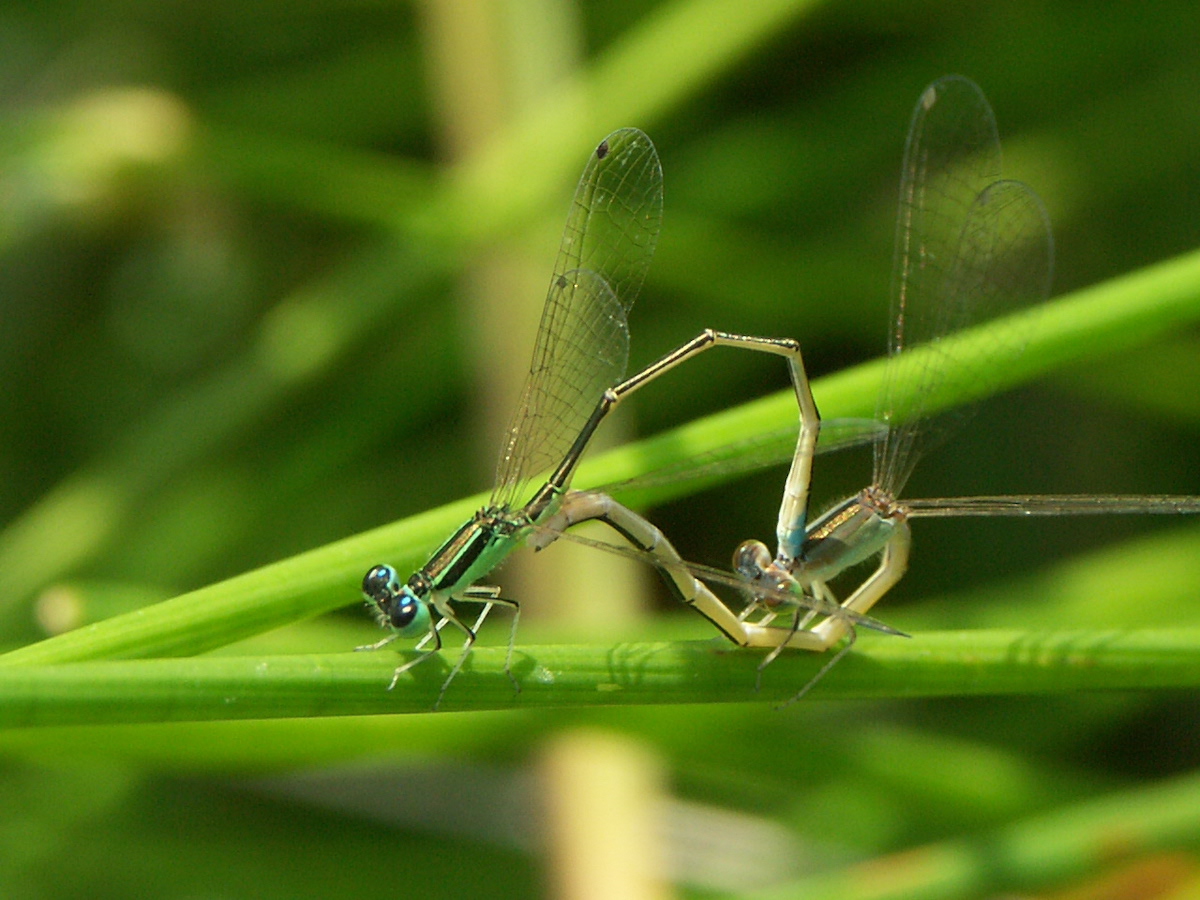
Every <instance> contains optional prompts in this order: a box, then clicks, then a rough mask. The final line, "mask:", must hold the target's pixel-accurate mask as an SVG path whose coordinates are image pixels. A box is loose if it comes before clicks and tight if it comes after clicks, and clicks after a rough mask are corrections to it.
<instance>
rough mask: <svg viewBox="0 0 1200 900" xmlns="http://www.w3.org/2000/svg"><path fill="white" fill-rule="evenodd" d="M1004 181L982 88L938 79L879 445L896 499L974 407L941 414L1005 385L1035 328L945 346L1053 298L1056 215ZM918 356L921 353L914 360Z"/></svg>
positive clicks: (920, 106)
mask: <svg viewBox="0 0 1200 900" xmlns="http://www.w3.org/2000/svg"><path fill="white" fill-rule="evenodd" d="M999 173H1000V142H999V138H998V137H997V134H996V123H995V119H994V117H993V116H992V110H991V107H990V106H988V103H987V100H985V99H984V97H983V94H982V92H981V91H980V90H979V88H978V87H977V86H976V85H975V84H974V83H973V82H971V81H969V80H967V79H965V78H961V77H958V76H951V77H949V78H943V79H941V80H939V81H936V82H934V83H933V84H932V85H930V86H929V88H927V89H926V91H925V93H924V94H922V96H921V99H920V101H919V102H918V103H917V108H916V111H915V112H914V113H913V119H912V124H911V127H910V130H909V136H908V145H907V147H906V149H905V154H904V167H903V171H902V173H901V181H900V210H899V216H898V220H897V224H896V251H895V260H894V269H893V276H892V281H893V284H892V308H891V326H890V331H889V334H888V355H889V360H890V361H889V364H888V369H887V373H886V375H885V377H884V384H883V389H882V391H881V392H880V396H879V403H878V406H877V409H876V418H878V419H879V420H880V421H883V422H885V423H887V424H888V434H887V436H886V437H885V438H884V440H883V441H882V442H880V444H878V445H877V447H876V454H875V473H874V479H875V483H876V484H879V485H882V486H883V487H884V488H885V489H887V490H888V491H890V492H891V493H892V494H893V495H895V494H898V493H899V491H900V490H901V489H902V488H903V486H904V483H905V482H906V481H907V480H908V476H909V475H910V474H911V473H912V469H913V466H914V465H915V464H916V461H917V458H918V457H919V456H920V454H921V452H922V451H923V450H926V449H928V448H929V447H932V446H934V445H936V444H937V443H940V442H941V441H942V440H944V439H945V438H946V437H947V436H948V435H949V433H950V432H951V431H952V430H953V429H954V428H956V427H957V426H958V425H960V424H961V423H962V422H963V421H964V420H965V419H966V418H967V417H968V416H969V415H970V413H971V411H972V409H971V407H970V406H962V405H960V406H957V407H955V408H954V409H953V410H950V411H946V412H939V414H938V415H937V416H936V417H934V416H932V415H931V414H932V413H933V412H934V411H937V410H939V406H940V405H942V404H944V403H945V402H946V400H945V398H950V397H961V396H971V397H982V396H984V395H986V394H987V393H989V392H990V390H991V389H992V388H994V387H995V386H996V385H997V384H998V383H999V382H1000V381H1002V379H1001V378H1000V377H999V375H998V374H997V370H996V367H995V366H994V365H993V360H994V359H995V358H996V357H997V356H999V355H1002V354H1009V353H1011V352H1012V350H1013V348H1014V346H1022V345H1024V343H1025V342H1026V341H1027V339H1028V335H1029V331H1030V327H1031V324H1032V320H1031V319H1029V318H1028V317H1023V318H1019V319H1015V320H1013V321H1012V322H1011V323H1010V324H1009V325H1007V326H1005V327H1004V328H1002V329H1000V330H999V331H997V332H995V333H994V334H993V335H992V341H991V343H990V344H985V343H981V342H954V341H945V340H944V339H945V338H946V337H947V336H948V335H951V334H954V333H955V332H958V331H961V330H963V329H965V328H967V327H969V326H971V325H974V324H978V323H981V322H984V321H987V320H989V319H992V318H995V317H997V316H1000V315H1003V314H1005V313H1009V312H1013V311H1015V310H1017V309H1019V308H1021V307H1024V306H1028V305H1031V304H1035V303H1038V302H1040V301H1041V300H1043V299H1044V298H1045V296H1046V293H1047V291H1048V290H1049V286H1050V270H1051V260H1052V257H1053V250H1052V245H1051V239H1050V226H1049V220H1048V218H1047V216H1046V211H1045V208H1044V207H1043V206H1042V204H1041V201H1040V200H1039V199H1038V198H1037V195H1036V194H1034V193H1033V191H1032V190H1030V189H1029V188H1028V187H1026V186H1025V185H1023V184H1021V183H1019V182H1015V181H1000V180H998V178H999ZM911 348H916V350H917V352H913V353H909V352H905V351H908V350H910V349H911Z"/></svg>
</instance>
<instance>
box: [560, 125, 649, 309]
mask: <svg viewBox="0 0 1200 900" xmlns="http://www.w3.org/2000/svg"><path fill="white" fill-rule="evenodd" d="M662 211H663V184H662V166H661V165H659V162H658V151H656V150H655V149H654V144H653V143H652V142H651V140H650V138H648V137H646V135H645V134H643V133H642V132H641V131H638V129H636V128H622V129H620V130H619V131H614V132H613V133H612V134H610V135H609V136H608V137H606V138H605V139H604V140H603V141H601V142H600V145H599V146H598V147H597V148H596V150H595V152H593V153H592V158H591V160H590V161H589V162H588V164H587V168H585V169H584V170H583V175H582V176H581V177H580V179H579V186H578V187H577V188H576V189H575V199H574V200H572V201H571V210H570V212H569V213H568V214H567V225H566V228H565V229H564V230H563V239H562V246H561V247H560V248H559V251H558V260H557V261H556V262H555V264H554V278H553V279H551V281H552V282H553V281H556V280H557V279H558V277H559V276H560V275H564V274H566V273H567V272H569V271H571V270H572V269H587V270H588V271H591V272H595V273H596V274H597V275H599V276H600V277H601V278H603V279H604V280H605V281H606V282H607V283H608V286H609V287H611V288H612V291H613V293H614V294H616V295H617V299H618V300H620V301H621V306H623V307H624V308H625V311H626V312H629V308H630V307H631V306H633V301H634V300H636V299H637V295H638V292H639V291H640V290H641V289H642V282H643V281H644V280H645V278H646V272H647V270H649V268H650V260H651V258H652V257H653V256H654V247H655V245H656V244H657V243H658V233H659V231H660V230H661V228H662Z"/></svg>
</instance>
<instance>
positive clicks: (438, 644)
mask: <svg viewBox="0 0 1200 900" xmlns="http://www.w3.org/2000/svg"><path fill="white" fill-rule="evenodd" d="M440 624H441V623H439V625H440ZM430 637H432V638H433V647H432V648H431V649H429V650H426V651H425V652H424V653H422V654H421V655H420V656H418V657H417V658H416V659H410V660H409V661H408V662H406V663H405V664H404V665H402V666H398V667H397V668H396V671H394V672H393V673H392V680H391V683H389V684H388V686H387V689H388V690H389V691H390V690H392V688H394V687H395V686H396V684H397V683H398V682H399V681H400V676H401V675H403V674H404V673H405V672H407V671H409V670H410V669H413V668H415V667H416V666H418V665H420V664H421V663H423V662H425V660H427V659H429V658H430V657H431V656H434V655H436V654H437V652H438V651H439V650H441V649H442V635H441V629H440V628H438V627H435V628H432V629H430V632H429V634H427V635H425V637H424V638H423V639H422V643H424V641H426V640H428V639H429V638H430ZM445 691H446V687H445V685H443V686H442V692H443V693H445ZM441 699H442V698H441V694H439V695H438V702H439V703H440V702H441ZM436 708H437V707H436V705H435V706H434V709H436Z"/></svg>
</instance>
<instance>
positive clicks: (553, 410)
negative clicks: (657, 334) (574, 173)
mask: <svg viewBox="0 0 1200 900" xmlns="http://www.w3.org/2000/svg"><path fill="white" fill-rule="evenodd" d="M628 357H629V328H628V326H627V325H626V322H625V310H624V308H623V307H622V306H621V303H620V301H619V300H618V299H617V296H616V295H615V294H614V293H613V292H612V289H611V288H609V286H608V284H607V283H606V282H605V281H604V279H603V278H601V277H600V276H599V275H597V274H595V273H594V272H587V271H580V270H574V271H571V272H567V273H566V274H564V275H560V276H558V280H557V281H556V282H555V283H554V284H553V285H551V287H550V293H549V294H547V296H546V306H545V308H544V309H543V310H542V322H541V325H540V326H539V327H538V336H537V344H536V345H535V346H534V349H533V365H532V366H531V367H530V370H529V377H528V378H527V379H526V380H525V387H524V390H523V391H522V393H521V400H520V402H519V403H518V404H517V411H516V414H515V415H514V416H513V420H512V424H511V426H510V427H509V430H508V438H507V440H506V441H505V443H504V448H503V450H502V451H501V453H500V463H499V465H498V467H497V471H496V487H495V490H494V491H493V492H492V505H493V506H511V505H512V504H513V502H514V501H517V500H519V501H520V502H522V503H524V502H525V501H527V500H528V499H529V497H530V496H531V495H532V493H533V491H535V490H536V489H537V488H538V487H540V486H541V485H542V484H543V483H544V482H545V480H546V476H547V475H548V474H549V473H550V471H551V470H552V469H553V468H554V467H555V466H557V465H558V464H559V463H560V462H561V461H562V459H563V457H564V456H565V455H566V453H567V451H568V450H569V449H570V448H571V445H572V444H573V443H574V441H575V438H576V437H577V436H578V434H579V432H580V431H582V430H583V426H584V424H585V423H586V422H587V420H588V417H589V416H590V415H591V413H592V410H593V409H594V408H595V406H596V403H597V402H598V401H599V400H600V395H601V394H603V393H604V391H605V390H606V389H607V388H609V387H611V386H612V385H613V384H614V383H615V382H616V381H617V380H619V379H620V377H621V375H622V374H623V373H624V372H625V363H626V361H627V360H628ZM527 495H529V496H527Z"/></svg>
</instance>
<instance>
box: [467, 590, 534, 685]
mask: <svg viewBox="0 0 1200 900" xmlns="http://www.w3.org/2000/svg"><path fill="white" fill-rule="evenodd" d="M459 596H460V597H462V598H463V599H464V600H476V599H479V598H482V597H486V598H487V604H486V605H485V606H484V607H483V612H481V613H480V614H479V618H478V619H476V620H475V625H474V626H473V627H472V629H471V630H472V631H474V632H476V633H478V631H479V626H480V625H482V624H483V620H484V619H486V618H487V614H488V613H489V612H491V609H492V607H493V606H495V605H496V604H499V605H500V606H507V607H508V608H509V609H511V610H512V611H513V617H512V624H511V625H510V626H509V629H508V651H507V652H506V653H505V654H504V674H505V675H507V676H508V680H509V681H511V682H512V686H513V690H514V691H515V692H516V693H518V694H519V693H521V685H520V683H519V682H518V681H517V679H516V676H514V675H513V673H512V655H513V645H514V644H515V643H516V640H517V623H518V622H520V621H521V604H519V603H518V602H517V601H516V600H509V599H507V598H505V597H501V596H500V588H498V587H496V586H494V585H485V586H480V585H474V586H472V587H470V588H467V590H465V591H463V593H462V594H460V595H459Z"/></svg>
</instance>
